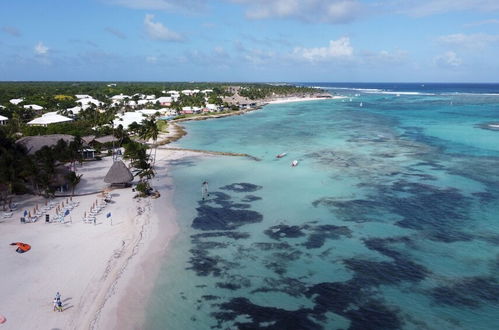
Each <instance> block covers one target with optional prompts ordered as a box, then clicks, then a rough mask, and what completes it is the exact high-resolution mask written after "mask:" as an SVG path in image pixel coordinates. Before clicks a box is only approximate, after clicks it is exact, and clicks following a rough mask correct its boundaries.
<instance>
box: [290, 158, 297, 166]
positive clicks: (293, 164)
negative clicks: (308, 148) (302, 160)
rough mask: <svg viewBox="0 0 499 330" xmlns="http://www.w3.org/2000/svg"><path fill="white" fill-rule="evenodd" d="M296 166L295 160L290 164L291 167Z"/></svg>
mask: <svg viewBox="0 0 499 330" xmlns="http://www.w3.org/2000/svg"><path fill="white" fill-rule="evenodd" d="M295 166H298V161H297V160H296V159H295V160H293V161H292V162H291V167H295Z"/></svg>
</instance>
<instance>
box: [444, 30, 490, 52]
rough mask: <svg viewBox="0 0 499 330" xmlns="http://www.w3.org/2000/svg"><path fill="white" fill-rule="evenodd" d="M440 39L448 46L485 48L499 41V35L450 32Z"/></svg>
mask: <svg viewBox="0 0 499 330" xmlns="http://www.w3.org/2000/svg"><path fill="white" fill-rule="evenodd" d="M438 41H439V42H440V43H442V44H444V45H446V46H456V47H460V48H469V49H484V48H486V47H487V46H489V45H490V44H492V43H494V42H498V41H499V35H492V34H485V33H476V34H463V33H456V34H449V35H445V36H441V37H439V38H438Z"/></svg>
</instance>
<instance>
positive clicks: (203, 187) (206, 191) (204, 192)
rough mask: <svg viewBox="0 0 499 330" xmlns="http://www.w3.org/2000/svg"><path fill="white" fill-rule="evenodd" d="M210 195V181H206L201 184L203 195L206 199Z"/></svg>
mask: <svg viewBox="0 0 499 330" xmlns="http://www.w3.org/2000/svg"><path fill="white" fill-rule="evenodd" d="M208 196H210V194H209V193H208V181H204V182H203V184H202V185H201V197H203V200H205V198H206V197H208Z"/></svg>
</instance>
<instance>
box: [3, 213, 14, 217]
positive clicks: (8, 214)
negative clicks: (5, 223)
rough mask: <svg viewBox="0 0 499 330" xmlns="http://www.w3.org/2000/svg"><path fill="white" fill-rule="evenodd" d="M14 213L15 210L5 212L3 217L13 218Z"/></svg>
mask: <svg viewBox="0 0 499 330" xmlns="http://www.w3.org/2000/svg"><path fill="white" fill-rule="evenodd" d="M13 214H14V213H13V212H4V213H3V214H2V218H11V217H12V215H13Z"/></svg>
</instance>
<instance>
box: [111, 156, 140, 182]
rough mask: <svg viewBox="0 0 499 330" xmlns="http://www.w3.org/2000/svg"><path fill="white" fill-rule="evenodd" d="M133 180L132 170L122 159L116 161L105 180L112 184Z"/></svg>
mask: <svg viewBox="0 0 499 330" xmlns="http://www.w3.org/2000/svg"><path fill="white" fill-rule="evenodd" d="M132 180H133V175H132V172H130V170H129V169H128V167H126V165H125V163H123V161H121V160H118V161H115V162H114V163H113V166H111V168H110V169H109V171H108V172H107V174H106V176H105V177H104V182H106V183H110V184H127V183H129V182H131V181H132Z"/></svg>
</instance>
